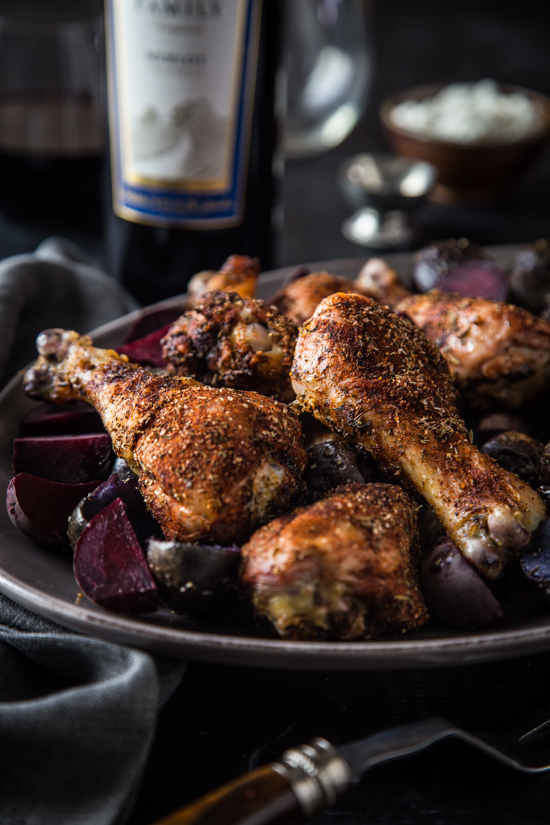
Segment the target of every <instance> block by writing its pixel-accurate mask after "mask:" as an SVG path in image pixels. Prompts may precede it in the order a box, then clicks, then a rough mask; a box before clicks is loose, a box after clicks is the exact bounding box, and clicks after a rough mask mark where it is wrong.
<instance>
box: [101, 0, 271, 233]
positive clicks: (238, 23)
mask: <svg viewBox="0 0 550 825" xmlns="http://www.w3.org/2000/svg"><path fill="white" fill-rule="evenodd" d="M260 16H261V0H109V2H108V4H107V38H108V76H109V117H110V133H111V166H112V180H113V207H114V211H115V212H116V214H117V215H120V217H122V218H125V219H126V220H130V221H136V222H138V223H145V224H152V225H154V226H188V227H194V228H208V229H213V228H217V227H224V226H235V225H237V224H239V223H240V222H241V221H242V216H243V210H244V190H245V187H246V168H247V161H248V152H249V144H250V132H251V125H252V108H253V98H254V80H255V74H256V63H257V55H258V40H259V22H260Z"/></svg>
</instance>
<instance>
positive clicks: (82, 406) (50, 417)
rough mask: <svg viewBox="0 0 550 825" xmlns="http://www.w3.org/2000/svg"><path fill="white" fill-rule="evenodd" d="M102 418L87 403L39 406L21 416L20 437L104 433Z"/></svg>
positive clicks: (76, 402) (75, 402)
mask: <svg viewBox="0 0 550 825" xmlns="http://www.w3.org/2000/svg"><path fill="white" fill-rule="evenodd" d="M103 432H105V428H104V427H103V422H102V420H101V416H100V415H99V413H97V412H96V411H95V410H94V408H93V407H90V405H89V404H86V402H85V401H71V402H70V403H68V404H38V405H37V406H36V407H33V409H32V410H29V412H27V413H25V415H23V416H21V421H20V422H19V435H76V434H78V433H80V434H82V433H103Z"/></svg>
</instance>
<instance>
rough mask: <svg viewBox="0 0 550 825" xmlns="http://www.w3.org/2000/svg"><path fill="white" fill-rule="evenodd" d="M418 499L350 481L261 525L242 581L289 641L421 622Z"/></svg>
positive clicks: (360, 634) (247, 549) (247, 548)
mask: <svg viewBox="0 0 550 825" xmlns="http://www.w3.org/2000/svg"><path fill="white" fill-rule="evenodd" d="M416 511H417V506H416V505H415V504H413V502H412V501H411V500H410V499H409V497H408V496H407V494H406V493H405V492H404V491H403V490H402V489H401V488H400V487H397V486H393V485H389V484H348V485H345V486H343V487H339V488H338V489H337V490H335V491H334V492H333V493H331V494H330V495H328V496H327V497H326V498H324V499H322V500H320V501H318V502H316V503H315V504H313V505H311V506H309V507H303V508H301V509H299V510H296V511H295V512H294V513H291V514H290V515H287V516H283V517H281V518H278V519H276V520H275V521H272V522H271V523H270V524H267V525H265V527H262V528H260V530H258V531H257V532H256V533H254V535H253V536H252V538H251V539H250V541H249V542H248V543H247V544H245V545H244V547H243V550H242V552H243V566H242V576H241V577H242V581H243V583H244V586H245V587H246V589H247V590H248V591H249V592H250V594H251V595H252V599H253V601H254V604H255V606H256V609H257V611H258V612H259V613H261V614H262V615H264V616H266V617H267V618H268V619H269V620H270V621H271V622H272V624H273V626H274V627H275V629H276V630H277V632H278V633H279V635H280V636H282V637H283V638H287V639H319V638H321V639H324V638H326V639H344V640H345V639H348V640H351V639H364V638H369V637H372V636H375V635H377V634H379V633H381V632H383V631H385V630H393V631H404V630H409V629H411V628H416V627H420V626H421V625H422V624H424V623H425V622H426V621H427V618H428V614H427V611H426V607H425V605H424V600H423V598H422V595H421V593H420V590H419V587H418V581H417V573H416V566H417V562H418V533H417V527H416Z"/></svg>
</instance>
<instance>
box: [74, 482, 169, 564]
mask: <svg viewBox="0 0 550 825" xmlns="http://www.w3.org/2000/svg"><path fill="white" fill-rule="evenodd" d="M117 498H119V499H121V501H123V502H124V504H125V506H126V513H127V516H128V518H129V519H130V522H131V524H132V527H133V528H134V531H135V533H136V536H137V539H138V541H139V543H140V544H141V547H142V549H143V550H144V551H145V546H146V542H147V539H149V538H151V537H152V536H154V537H155V538H163V534H162V530H161V528H160V524H159V523H158V521H157V520H156V519H155V518H153V516H152V515H151V513H150V512H149V510H148V509H147V507H146V505H145V501H144V500H143V496H142V495H141V493H140V491H139V488H138V479H137V477H136V476H133V478H129V479H123V478H120V476H119V474H118V473H112V474H111V475H110V476H109V478H108V479H107V480H106V481H102V482H101V484H99V486H98V487H96V488H95V490H94V491H93V492H91V493H90V494H89V495H87V496H86V498H83V499H82V501H79V503H78V504H77V506H76V507H75V509H74V510H73V512H72V513H71V515H70V517H69V523H68V527H67V532H68V535H69V541H70V543H71V547H72V548H73V549H74V547H76V543H77V541H78V539H79V538H80V536H81V535H82V533H83V532H84V529H85V527H86V525H87V524H88V522H89V521H91V520H92V519H93V518H94V516H97V514H98V513H100V512H101V510H103V509H105V507H107V506H108V505H109V504H111V503H112V502H113V501H115V500H116V499H117Z"/></svg>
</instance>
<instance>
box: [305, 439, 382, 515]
mask: <svg viewBox="0 0 550 825" xmlns="http://www.w3.org/2000/svg"><path fill="white" fill-rule="evenodd" d="M307 454H308V457H309V464H308V468H307V470H306V473H305V476H304V479H305V482H306V486H307V496H308V500H309V501H312V502H313V501H318V500H319V499H320V498H324V497H325V496H326V495H327V494H328V493H330V491H331V490H334V489H335V488H336V487H340V485H342V484H353V483H357V484H366V483H367V482H371V481H377V480H378V475H379V474H378V472H377V468H376V464H375V463H374V460H372V459H370V457H369V458H367V457H366V456H362V455H360V454H359V453H358V452H356V451H355V450H354V449H353V447H350V446H348V445H347V444H345V443H344V442H343V441H332V440H328V441H321V442H320V443H319V444H314V445H313V446H312V447H309V449H308V450H307Z"/></svg>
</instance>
